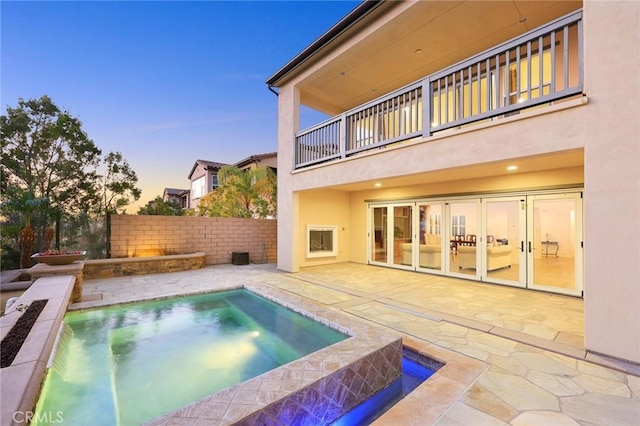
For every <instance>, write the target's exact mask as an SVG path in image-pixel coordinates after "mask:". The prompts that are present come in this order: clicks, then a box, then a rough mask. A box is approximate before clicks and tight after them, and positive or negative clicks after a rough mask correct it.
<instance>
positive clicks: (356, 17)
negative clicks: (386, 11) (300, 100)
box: [266, 0, 385, 87]
mask: <svg viewBox="0 0 640 426" xmlns="http://www.w3.org/2000/svg"><path fill="white" fill-rule="evenodd" d="M384 3H385V0H365V1H363V2H362V3H361V4H359V5H358V6H356V8H355V9H353V10H352V11H351V12H349V14H347V15H346V16H345V17H344V18H342V19H341V20H340V21H338V23H337V24H335V25H334V26H333V27H331V28H329V30H327V31H326V32H325V33H324V34H322V35H321V36H320V37H318V39H316V40H315V41H314V42H313V43H311V44H310V45H309V46H308V47H307V48H305V49H304V50H303V51H302V52H300V53H299V54H297V55H296V56H295V57H294V58H293V59H291V60H290V61H289V62H287V63H286V64H285V65H284V66H283V67H282V68H280V69H279V70H278V71H276V72H275V73H274V74H273V75H272V76H271V77H269V78H268V79H267V81H266V83H267V86H268V87H278V84H279V83H280V81H281V80H282V79H283V78H285V77H287V76H288V75H289V74H290V73H292V72H294V71H295V70H296V69H297V68H298V67H300V66H301V65H302V64H304V63H305V62H307V61H308V60H309V59H311V58H312V57H313V56H314V55H315V54H317V53H318V52H319V51H320V50H322V49H323V48H324V47H325V46H327V45H328V44H329V43H331V42H332V41H333V40H335V39H336V38H338V37H339V36H340V35H341V34H342V33H344V32H345V31H346V30H348V29H349V28H351V27H352V26H353V25H355V24H356V23H358V22H359V21H360V20H362V19H363V18H364V17H366V16H367V15H368V14H369V13H371V12H372V11H373V10H375V9H376V8H378V7H379V6H381V5H382V4H384Z"/></svg>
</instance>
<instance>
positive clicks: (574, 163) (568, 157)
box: [329, 149, 584, 192]
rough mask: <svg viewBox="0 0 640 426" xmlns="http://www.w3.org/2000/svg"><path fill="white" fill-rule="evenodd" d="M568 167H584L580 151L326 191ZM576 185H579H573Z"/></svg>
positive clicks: (419, 174)
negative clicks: (509, 167)
mask: <svg viewBox="0 0 640 426" xmlns="http://www.w3.org/2000/svg"><path fill="white" fill-rule="evenodd" d="M512 165H515V166H517V167H518V169H517V170H515V171H508V170H507V167H508V166H512ZM571 167H584V151H583V150H582V149H575V150H570V151H562V152H556V153H551V154H545V155H538V156H533V157H522V158H516V159H510V160H505V161H497V162H492V163H483V164H476V165H470V166H465V167H456V168H451V169H446V170H437V171H432V172H425V173H414V174H407V175H403V176H394V177H390V178H384V179H377V180H375V181H374V180H371V181H363V182H355V183H350V184H346V185H335V186H331V187H329V188H332V189H337V190H340V191H347V192H354V191H367V190H372V189H375V187H374V184H375V183H377V182H379V183H381V184H382V188H386V189H389V188H399V187H406V186H412V185H416V184H420V185H424V184H430V183H437V182H450V181H461V180H467V179H478V178H486V177H492V176H505V175H515V174H519V173H533V172H540V171H550V170H555V169H565V168H571ZM576 183H580V182H576Z"/></svg>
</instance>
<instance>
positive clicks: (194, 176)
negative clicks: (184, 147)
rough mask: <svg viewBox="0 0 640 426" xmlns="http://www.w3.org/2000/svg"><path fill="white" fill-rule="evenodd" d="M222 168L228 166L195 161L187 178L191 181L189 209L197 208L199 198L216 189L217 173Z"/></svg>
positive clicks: (212, 162) (213, 162)
mask: <svg viewBox="0 0 640 426" xmlns="http://www.w3.org/2000/svg"><path fill="white" fill-rule="evenodd" d="M224 166H228V164H225V163H217V162H215V161H207V160H196V162H195V164H194V165H193V168H192V169H191V173H189V176H188V179H189V180H190V181H191V198H190V200H189V207H190V208H196V207H198V201H199V200H200V198H201V197H203V196H205V195H207V194H208V193H209V192H211V191H213V190H214V189H216V188H217V187H218V171H219V170H220V169H221V168H222V167H224Z"/></svg>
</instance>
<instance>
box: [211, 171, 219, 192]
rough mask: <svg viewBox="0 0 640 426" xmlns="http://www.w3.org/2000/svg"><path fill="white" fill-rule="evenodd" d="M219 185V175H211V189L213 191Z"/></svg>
mask: <svg viewBox="0 0 640 426" xmlns="http://www.w3.org/2000/svg"><path fill="white" fill-rule="evenodd" d="M217 187H218V175H211V190H212V191H213V190H214V189H216V188H217Z"/></svg>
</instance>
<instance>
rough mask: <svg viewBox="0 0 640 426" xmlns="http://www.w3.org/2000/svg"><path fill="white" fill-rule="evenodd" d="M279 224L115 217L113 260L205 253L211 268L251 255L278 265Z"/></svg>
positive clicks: (177, 217)
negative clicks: (243, 254) (235, 256)
mask: <svg viewBox="0 0 640 426" xmlns="http://www.w3.org/2000/svg"><path fill="white" fill-rule="evenodd" d="M277 225H278V222H277V221H276V220H271V219H239V218H228V217H191V216H146V215H112V216H111V257H112V258H117V257H137V256H158V255H165V254H185V253H194V252H199V251H202V252H205V253H206V256H205V262H206V264H207V265H216V264H223V263H231V253H232V252H237V251H240V252H249V259H250V261H251V262H255V263H267V262H269V263H274V262H276V260H277V259H276V257H277Z"/></svg>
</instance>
